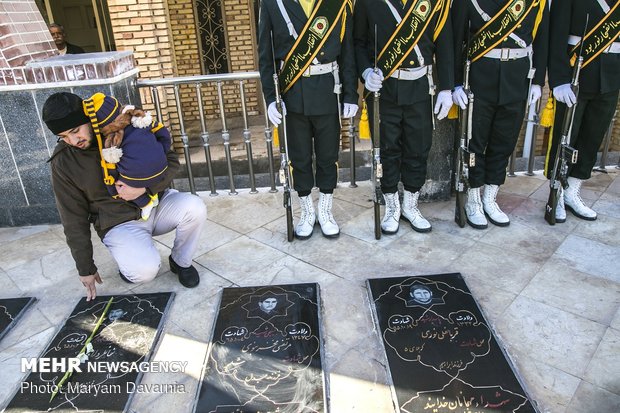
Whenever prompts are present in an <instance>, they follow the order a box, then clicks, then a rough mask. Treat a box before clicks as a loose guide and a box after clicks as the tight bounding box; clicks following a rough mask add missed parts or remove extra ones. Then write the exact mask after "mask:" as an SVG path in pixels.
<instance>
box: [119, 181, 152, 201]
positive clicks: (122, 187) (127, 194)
mask: <svg viewBox="0 0 620 413" xmlns="http://www.w3.org/2000/svg"><path fill="white" fill-rule="evenodd" d="M114 186H115V187H116V192H117V193H118V196H119V197H120V198H121V199H124V200H125V201H133V200H134V199H136V198H137V197H139V196H140V195H142V194H144V193H146V188H134V187H133V186H129V185H127V184H126V183H124V182H123V181H116V182H115V183H114Z"/></svg>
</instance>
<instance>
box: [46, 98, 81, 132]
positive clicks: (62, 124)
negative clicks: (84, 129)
mask: <svg viewBox="0 0 620 413" xmlns="http://www.w3.org/2000/svg"><path fill="white" fill-rule="evenodd" d="M41 117H42V118H43V122H45V124H46V125H47V127H48V129H49V130H50V131H52V133H53V134H54V135H58V134H59V133H61V132H64V131H67V130H69V129H73V128H75V127H76V126H80V125H83V124H85V123H89V122H90V120H89V119H88V116H86V114H85V113H84V108H83V106H82V98H81V97H79V96H78V95H75V94H73V93H68V92H60V93H54V94H53V95H51V96H50V97H48V98H47V100H46V101H45V104H44V105H43V111H42V114H41Z"/></svg>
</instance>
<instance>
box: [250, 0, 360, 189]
mask: <svg viewBox="0 0 620 413" xmlns="http://www.w3.org/2000/svg"><path fill="white" fill-rule="evenodd" d="M330 1H338V2H340V0H330ZM283 5H284V7H285V9H286V11H287V14H288V16H289V17H290V19H291V22H292V23H293V26H294V27H295V30H296V32H297V33H298V34H301V33H302V30H303V28H304V26H305V24H306V22H307V21H308V17H306V14H305V13H304V10H303V9H302V7H301V6H300V5H299V3H298V2H296V1H293V0H283ZM351 21H352V19H351V16H350V12H349V13H347V23H346V25H345V32H344V37H343V39H342V42H341V41H340V34H341V31H342V21H338V22H337V24H336V27H334V29H333V31H332V33H331V34H330V37H329V38H328V40H327V41H326V42H325V44H324V45H323V47H322V48H321V51H320V52H319V53H318V55H317V57H316V59H317V60H318V61H319V62H320V63H322V64H324V63H330V62H338V66H339V71H340V81H341V82H342V95H341V102H342V103H352V104H357V101H358V95H357V75H356V73H357V71H356V68H355V58H354V52H353V40H352V25H351V24H349V23H350V22H351ZM258 36H259V48H258V52H259V55H258V56H259V69H260V77H261V84H262V87H263V93H264V95H265V101H266V104H267V106H269V104H270V103H272V102H274V101H275V99H276V97H275V88H274V84H273V71H274V56H273V54H275V61H276V63H275V64H276V65H277V67H278V69H279V67H280V65H281V62H283V61H284V59H285V57H286V56H287V54H288V53H289V51H290V50H291V48H292V47H293V44H294V43H295V39H294V38H293V36H291V35H290V33H289V29H288V27H287V25H286V21H285V19H284V17H283V16H282V13H281V12H280V10H279V8H278V5H277V3H276V1H275V0H263V1H262V2H261V8H260V16H259V24H258ZM272 36H273V54H272V43H271V39H272ZM283 100H284V103H285V105H286V111H287V118H286V121H287V132H288V149H289V159H290V161H291V164H292V166H293V182H294V189H295V190H296V191H297V192H298V195H299V196H300V197H302V196H306V195H308V194H310V191H311V190H312V188H313V186H315V185H316V186H318V187H319V189H320V190H321V192H323V193H332V192H333V189H334V188H335V187H336V183H337V161H338V148H339V137H340V121H339V119H338V116H339V111H338V104H337V97H336V94H335V93H334V76H333V74H332V73H325V74H322V75H315V76H310V77H304V76H302V77H300V78H299V80H297V82H295V84H294V85H293V86H292V87H291V89H290V90H289V91H288V92H286V93H285V94H284V95H283ZM313 138H314V141H313ZM281 139H282V138H281ZM313 149H314V154H315V156H316V182H315V179H314V173H313V171H312V153H313Z"/></svg>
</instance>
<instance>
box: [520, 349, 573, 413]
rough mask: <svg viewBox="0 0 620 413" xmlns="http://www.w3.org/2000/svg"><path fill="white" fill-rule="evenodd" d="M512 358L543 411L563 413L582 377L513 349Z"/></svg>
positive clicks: (526, 387)
mask: <svg viewBox="0 0 620 413" xmlns="http://www.w3.org/2000/svg"><path fill="white" fill-rule="evenodd" d="M511 359H512V361H513V363H514V365H515V367H516V369H517V371H518V372H519V373H520V376H521V378H522V381H523V383H524V387H525V389H526V391H527V392H528V394H529V395H530V397H531V399H533V401H534V402H535V403H536V404H537V405H538V410H539V411H541V412H553V413H563V412H565V411H566V406H568V404H569V403H570V401H571V398H572V397H573V394H575V391H576V390H577V387H578V386H579V383H580V381H581V380H580V379H579V378H578V377H575V376H573V375H570V374H567V373H565V372H563V371H562V370H558V369H556V368H554V367H552V366H550V365H548V364H546V363H544V362H541V361H537V360H535V359H533V358H532V357H531V355H527V354H525V353H521V352H519V351H515V350H512V351H511Z"/></svg>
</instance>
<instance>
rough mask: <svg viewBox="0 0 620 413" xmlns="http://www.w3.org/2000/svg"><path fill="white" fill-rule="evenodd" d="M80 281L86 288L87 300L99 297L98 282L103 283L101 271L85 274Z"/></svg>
mask: <svg viewBox="0 0 620 413" xmlns="http://www.w3.org/2000/svg"><path fill="white" fill-rule="evenodd" d="M80 281H81V282H82V284H83V285H84V287H85V288H86V301H90V300H94V299H95V298H96V297H97V288H96V287H95V286H96V285H97V284H103V281H101V277H100V276H99V273H98V272H96V273H94V274H92V275H84V276H81V277H80Z"/></svg>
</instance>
